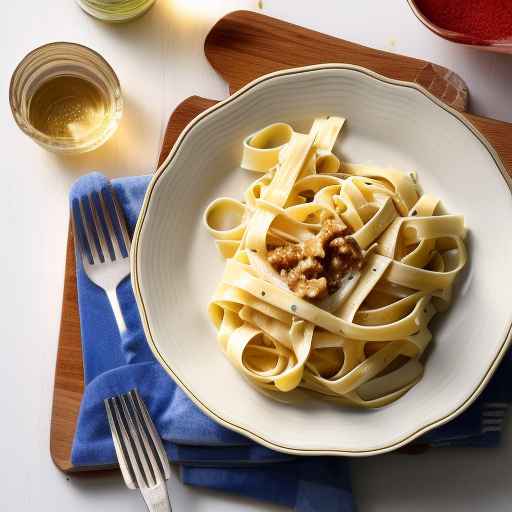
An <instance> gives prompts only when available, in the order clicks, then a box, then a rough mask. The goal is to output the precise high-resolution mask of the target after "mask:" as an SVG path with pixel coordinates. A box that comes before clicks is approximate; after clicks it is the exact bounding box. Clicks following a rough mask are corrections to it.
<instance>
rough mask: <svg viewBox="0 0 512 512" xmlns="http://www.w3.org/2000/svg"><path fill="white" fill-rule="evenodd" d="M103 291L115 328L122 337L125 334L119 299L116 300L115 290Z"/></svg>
mask: <svg viewBox="0 0 512 512" xmlns="http://www.w3.org/2000/svg"><path fill="white" fill-rule="evenodd" d="M105 291H106V293H107V297H108V300H109V302H110V306H111V308H112V311H113V313H114V317H115V319H116V324H117V328H118V329H119V333H120V334H121V335H122V334H124V333H125V332H126V323H125V321H124V317H123V312H122V311H121V305H120V304H119V299H118V298H117V292H116V288H111V289H109V290H105Z"/></svg>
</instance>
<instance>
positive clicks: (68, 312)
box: [50, 11, 512, 472]
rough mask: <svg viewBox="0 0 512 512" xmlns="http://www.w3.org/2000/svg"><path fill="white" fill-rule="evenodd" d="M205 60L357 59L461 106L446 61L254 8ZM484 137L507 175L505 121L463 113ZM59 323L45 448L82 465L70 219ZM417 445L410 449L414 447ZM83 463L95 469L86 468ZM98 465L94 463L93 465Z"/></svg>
mask: <svg viewBox="0 0 512 512" xmlns="http://www.w3.org/2000/svg"><path fill="white" fill-rule="evenodd" d="M205 53H206V56H207V58H208V60H209V61H210V62H211V64H212V66H213V67H214V68H215V69H216V70H217V71H218V72H219V73H220V74H221V75H222V76H223V77H224V78H225V79H226V80H227V82H228V84H229V86H230V90H231V91H235V90H237V89H239V88H240V87H242V86H243V85H244V84H246V83H247V82H249V81H250V80H252V79H254V78H257V77H258V76H260V75H262V74H265V73H269V72H272V71H276V70H279V69H285V68H290V67H297V66H303V65H307V64H318V63H322V62H346V63H351V64H357V65H361V66H364V67H367V68H369V69H372V70H374V71H377V72H378V73H381V74H383V75H386V76H389V77H392V78H397V79H400V80H407V81H412V82H416V83H419V84H421V85H423V86H424V87H426V88H427V89H429V90H430V91H431V92H432V93H433V94H435V95H436V96H438V97H440V98H441V99H443V100H444V101H446V102H447V103H449V104H451V105H452V106H454V107H455V108H458V109H459V110H464V109H465V108H466V106H467V101H468V93H467V88H466V86H465V84H464V82H463V81H462V80H461V79H460V78H459V77H458V76H457V75H455V74H454V73H452V72H450V71H449V70H447V69H446V68H442V67H440V66H437V65H434V64H431V63H428V62H425V61H421V60H418V59H412V58H409V57H404V56H400V55H396V54H391V53H387V52H382V51H378V50H372V49H370V48H365V47H363V46H360V45H356V44H353V43H349V42H347V41H342V40H339V39H336V38H333V37H330V36H326V35H324V34H319V33H318V32H313V31H311V30H307V29H303V28H300V27H297V26H295V25H291V24H289V23H285V22H282V21H279V20H276V19H273V18H269V17H267V16H263V15H261V14H256V13H251V12H245V11H238V12H235V13H232V14H229V15H228V16H225V17H224V18H222V19H221V20H220V21H219V22H218V23H217V24H216V25H215V26H214V27H213V28H212V30H211V32H210V34H209V35H208V37H207V38H206V42H205ZM215 103H216V101H214V100H210V99H206V98H201V97H198V96H192V97H190V98H188V99H186V100H185V101H183V102H182V103H181V104H180V105H179V106H178V107H177V108H176V110H175V111H174V113H173V114H172V115H171V117H170V119H169V123H168V125H167V130H166V133H165V136H164V140H163V144H162V150H161V153H160V159H159V165H160V164H161V163H162V162H163V161H164V160H165V158H166V157H167V155H168V154H169V151H170V150H171V148H172V146H173V144H174V143H175V141H176V139H177V138H178V136H179V134H180V133H181V131H182V130H183V128H184V127H185V126H186V125H187V124H188V123H189V122H190V121H191V120H192V119H193V118H194V117H195V116H196V115H198V114H199V113H200V112H202V111H204V110H205V109H207V108H209V107H211V106H212V105H214V104H215ZM464 115H466V116H467V118H468V119H469V120H470V121H471V122H472V123H473V124H474V125H475V126H476V127H477V128H478V129H480V131H481V132H482V133H483V134H484V135H485V136H486V137H487V138H488V140H489V141H490V142H491V144H492V145H493V146H494V147H495V149H496V150H497V152H498V153H499V155H500V157H501V159H502V160H503V163H504V164H505V166H506V167H507V170H508V173H509V175H511V176H512V142H511V141H512V124H509V123H504V122H501V121H496V120H493V119H486V118H482V117H478V116H474V115H471V114H464ZM64 275H65V277H64V294H63V300H62V316H61V329H60V335H59V346H58V352H57V363H56V370H55V386H54V396H53V410H52V417H51V435H50V452H51V456H52V459H53V461H54V463H55V465H56V466H57V467H58V468H59V469H61V470H62V471H66V472H70V471H77V470H83V469H84V468H74V467H73V465H72V463H71V447H72V441H73V436H74V432H75V426H76V420H77V417H78V412H79V408H80V401H81V398H82V394H83V368H82V351H81V339H80V321H79V316H78V306H77V292H76V274H75V262H74V246H73V236H72V232H71V226H70V231H69V237H68V244H67V256H66V267H65V272H64ZM419 450H420V448H417V447H416V448H414V451H415V452H417V451H419ZM86 469H87V470H91V469H96V468H86ZM98 469H100V468H98Z"/></svg>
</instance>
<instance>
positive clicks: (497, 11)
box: [416, 0, 512, 40]
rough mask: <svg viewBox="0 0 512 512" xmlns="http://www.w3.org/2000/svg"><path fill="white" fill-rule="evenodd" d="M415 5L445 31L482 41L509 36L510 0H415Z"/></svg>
mask: <svg viewBox="0 0 512 512" xmlns="http://www.w3.org/2000/svg"><path fill="white" fill-rule="evenodd" d="M416 5H417V6H418V8H419V9H420V11H421V12H422V13H423V14H424V15H425V16H426V17H427V18H428V19H429V20H430V21H432V22H433V23H435V24H436V25H438V26H439V27H441V28H444V29H447V30H452V31H454V32H460V33H462V34H468V35H471V36H474V37H477V38H479V39H485V40H499V39H507V38H509V37H511V36H512V0H416Z"/></svg>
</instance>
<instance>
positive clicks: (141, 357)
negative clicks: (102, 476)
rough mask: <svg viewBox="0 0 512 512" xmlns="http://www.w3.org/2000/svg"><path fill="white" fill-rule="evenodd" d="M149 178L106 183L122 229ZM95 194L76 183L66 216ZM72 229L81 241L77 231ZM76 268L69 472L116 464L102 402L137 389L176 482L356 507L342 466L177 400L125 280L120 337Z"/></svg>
mask: <svg viewBox="0 0 512 512" xmlns="http://www.w3.org/2000/svg"><path fill="white" fill-rule="evenodd" d="M149 180H150V177H149V176H141V177H136V178H122V179H118V180H114V181H113V182H112V188H113V189H114V190H115V193H116V196H117V198H118V200H119V202H120V204H121V206H122V208H123V210H124V213H125V217H126V220H127V222H128V225H129V230H130V232H132V231H133V228H134V226H135V223H136V220H137V215H138V213H139V210H140V208H141V205H142V199H143V197H144V192H145V190H146V187H147V185H148V183H149ZM100 191H101V193H102V194H103V195H104V197H107V198H108V197H110V194H111V184H110V182H109V181H108V180H107V179H106V178H105V177H104V176H103V175H102V174H99V173H92V174H89V175H87V176H84V177H82V178H80V179H79V180H78V181H77V182H76V183H75V184H74V186H73V187H72V189H71V193H70V207H71V210H72V212H74V213H77V212H78V211H79V210H78V208H79V201H80V199H81V198H82V197H84V196H87V195H93V196H94V195H95V194H97V193H98V192H100ZM106 202H107V203H108V202H109V201H106ZM75 218H76V216H75ZM78 230H79V236H80V225H79V226H78ZM76 269H77V288H78V305H79V310H80V329H81V336H82V351H83V360H84V378H85V391H84V396H83V399H82V404H81V409H80V415H79V419H78V424H77V428H76V432H75V437H74V441H73V450H72V456H71V459H72V462H73V465H74V466H76V467H80V466H82V467H87V466H99V465H100V466H101V465H106V466H108V465H112V464H114V463H115V462H116V460H117V459H116V456H115V451H114V446H113V443H112V438H111V435H110V430H109V427H108V423H107V419H106V415H105V408H104V405H103V399H104V398H107V397H110V396H112V395H117V394H119V393H125V392H126V391H128V390H130V389H132V388H135V387H136V388H137V389H138V390H139V392H140V394H141V396H142V398H143V399H144V401H145V403H146V405H147V406H148V409H149V411H150V414H151V417H152V418H153V420H154V422H155V425H156V428H157V430H158V432H159V433H160V435H161V437H162V439H163V441H164V445H165V448H166V451H167V454H168V456H169V459H170V460H171V461H172V462H174V463H177V464H179V465H180V476H181V479H182V481H183V482H184V483H186V484H189V485H196V486H202V487H208V488H210V489H215V490H219V491H224V492H229V493H234V494H238V495H242V496H247V497H250V498H254V499H258V500H262V501H267V502H271V503H275V504H279V505H284V506H288V507H290V508H294V509H295V510H297V511H301V512H330V511H332V512H351V511H353V510H354V505H353V498H352V491H351V487H350V478H349V468H348V462H347V460H346V459H342V458H328V457H307V458H302V457H292V456H289V455H285V454H282V453H278V452H274V451H272V450H269V449H267V448H264V447H262V446H260V445H258V444H256V443H254V442H252V441H250V440H248V439H247V438H245V437H243V436H241V435H239V434H236V433H234V432H232V431H230V430H227V429H226V428H224V427H221V426H220V425H218V424H217V423H215V422H214V421H213V420H211V419H210V418H209V417H207V416H206V415H204V414H203V413H202V412H201V411H200V410H199V409H198V408H197V407H196V406H195V405H194V404H193V403H192V402H191V401H190V400H189V399H188V398H187V397H186V396H185V394H184V393H183V392H182V391H181V389H180V388H179V387H178V386H176V384H175V383H174V382H173V380H172V379H171V378H170V377H169V376H168V374H167V373H166V372H165V371H164V370H163V369H162V367H161V366H160V364H159V363H157V362H156V360H155V359H154V357H153V355H152V353H151V351H150V349H149V347H148V345H147V343H146V340H145V337H144V333H143V330H142V327H141V322H140V318H139V314H138V311H137V307H136V304H135V298H134V296H133V291H132V288H131V284H130V280H129V278H126V279H125V280H124V281H123V282H122V283H121V284H120V285H119V287H118V289H117V294H118V297H119V301H120V304H121V309H122V311H123V315H124V318H125V321H126V325H127V332H126V334H125V335H123V336H122V337H121V336H120V335H119V332H118V330H117V327H116V323H115V320H114V316H113V313H112V310H111V308H110V305H109V303H108V300H107V297H106V295H105V293H104V292H103V290H101V289H100V288H98V287H97V286H96V285H95V284H93V283H92V282H91V281H90V280H89V279H88V277H87V275H86V274H85V272H84V270H83V267H82V263H81V259H80V257H79V256H78V255H77V257H76Z"/></svg>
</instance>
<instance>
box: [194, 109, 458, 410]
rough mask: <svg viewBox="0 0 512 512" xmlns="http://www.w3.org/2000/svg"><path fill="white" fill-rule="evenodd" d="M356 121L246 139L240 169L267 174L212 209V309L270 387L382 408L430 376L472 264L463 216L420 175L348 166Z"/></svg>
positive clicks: (246, 362) (280, 129) (233, 347)
mask: <svg viewBox="0 0 512 512" xmlns="http://www.w3.org/2000/svg"><path fill="white" fill-rule="evenodd" d="M344 123H345V120H344V119H343V118H340V117H334V116H332V117H325V118H318V119H315V120H314V122H313V124H312V127H311V130H310V131H309V133H307V134H303V133H298V132H296V131H294V130H293V128H292V127H291V126H289V125H288V124H286V123H275V124H272V125H269V126H267V127H265V128H263V129H262V130H260V131H258V132H257V133H254V134H252V135H250V136H248V137H247V138H246V139H245V140H244V142H243V152H242V163H241V166H242V168H244V169H246V170H248V171H253V172H255V173H259V174H258V176H257V177H256V179H255V180H254V181H253V182H252V183H251V185H250V186H249V187H248V188H247V190H246V191H245V193H244V196H243V201H238V200H236V199H232V198H227V197H221V198H218V199H216V200H215V201H213V202H212V203H211V204H210V205H209V206H208V208H207V210H206V212H205V216H204V219H205V224H206V228H207V229H208V231H209V232H210V234H211V235H212V236H213V238H214V240H215V244H216V245H217V248H218V250H219V252H220V254H221V256H222V257H223V258H225V259H226V266H225V270H224V274H223V276H222V278H221V280H220V283H219V285H218V287H217V290H216V291H215V294H214V296H213V298H212V300H211V302H210V304H209V308H208V312H209V316H210V318H211V320H212V322H213V324H214V326H215V328H216V330H217V338H218V341H219V344H220V347H221V349H222V350H223V351H224V353H225V354H226V356H227V357H228V358H229V360H230V361H231V363H232V364H233V365H234V366H235V368H237V369H238V370H239V371H240V372H241V373H242V374H243V375H244V376H245V377H246V378H247V379H249V381H250V382H251V383H252V384H254V385H255V386H256V387H257V388H259V389H260V390H262V391H264V392H270V393H269V394H271V395H275V394H276V393H277V394H281V393H286V392H289V391H292V390H294V389H295V388H298V387H300V388H304V389H307V390H309V391H310V392H312V393H314V394H316V395H318V396H322V397H324V398H327V399H330V400H337V401H339V402H340V403H342V404H347V405H353V406H359V407H380V406H383V405H385V404H389V403H391V402H393V401H394V400H396V399H398V398H399V397H400V396H402V395H403V394H404V393H406V392H407V391H408V390H409V389H410V388H411V387H412V386H414V385H415V384H416V383H417V382H418V381H419V380H420V379H421V377H422V374H423V364H422V355H423V353H424V351H425V348H426V347H427V345H428V344H429V342H430V340H431V338H432V335H431V332H430V330H429V328H428V325H429V322H430V320H431V319H432V317H433V316H434V315H435V314H436V313H437V312H438V311H444V310H446V309H447V307H448V305H449V303H450V300H451V296H452V287H453V283H454V280H455V278H456V276H457V274H458V273H459V272H460V270H461V269H462V268H463V267H464V264H465V262H466V250H465V246H464V238H465V227H464V219H463V217H462V216H461V215H450V214H448V213H446V212H445V211H444V208H443V206H442V205H441V203H440V201H439V199H437V198H436V197H434V196H431V195H429V194H423V193H422V192H421V190H420V188H419V186H418V184H417V181H416V175H415V174H414V173H409V174H407V173H404V172H402V171H399V170H396V169H392V168H380V167H374V166H368V165H360V164H351V163H346V162H341V161H340V159H339V157H338V156H336V155H335V154H334V153H333V148H334V145H335V142H336V140H337V138H338V136H339V134H340V132H341V130H342V128H343V125H344Z"/></svg>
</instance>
